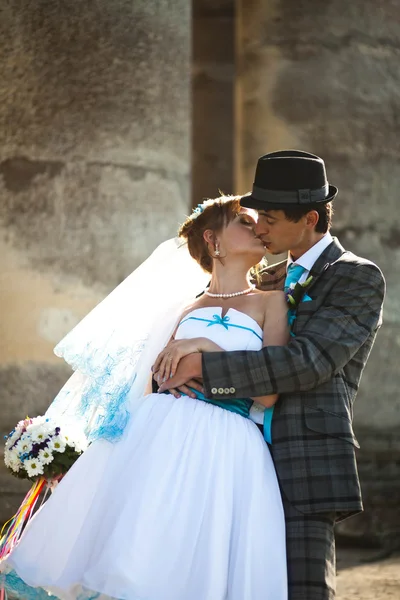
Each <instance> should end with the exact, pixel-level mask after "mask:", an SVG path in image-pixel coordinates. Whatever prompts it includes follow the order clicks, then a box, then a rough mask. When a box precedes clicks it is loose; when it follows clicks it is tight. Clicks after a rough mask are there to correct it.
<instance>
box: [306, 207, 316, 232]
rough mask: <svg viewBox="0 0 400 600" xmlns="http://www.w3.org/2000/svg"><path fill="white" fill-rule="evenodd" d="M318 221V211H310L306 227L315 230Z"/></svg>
mask: <svg viewBox="0 0 400 600" xmlns="http://www.w3.org/2000/svg"><path fill="white" fill-rule="evenodd" d="M318 221H319V214H318V213H317V211H316V210H310V212H308V213H307V214H306V226H307V227H309V228H310V229H314V228H315V227H316V226H317V223H318Z"/></svg>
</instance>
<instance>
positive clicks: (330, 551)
mask: <svg viewBox="0 0 400 600" xmlns="http://www.w3.org/2000/svg"><path fill="white" fill-rule="evenodd" d="M336 194H337V188H335V187H334V186H332V185H329V184H328V182H327V180H326V173H325V165H324V162H323V160H322V159H321V158H319V157H317V156H315V155H313V154H308V153H306V152H298V151H290V150H288V151H281V152H273V153H271V154H266V155H265V156H262V157H261V158H260V159H259V161H258V164H257V169H256V175H255V181H254V186H253V191H252V193H251V194H249V195H246V196H243V197H242V199H241V204H242V205H243V206H246V207H250V208H254V209H256V210H257V211H258V214H259V218H258V223H257V226H256V234H257V235H258V236H259V237H260V238H261V239H262V240H263V241H264V242H265V244H266V246H267V248H268V251H269V253H270V254H280V253H282V252H287V251H289V257H288V260H287V261H284V262H281V263H279V264H277V265H274V266H271V267H269V268H267V269H266V270H265V271H264V272H263V279H262V285H261V288H262V289H264V290H272V289H284V288H285V289H286V291H287V292H288V291H289V292H290V290H291V289H293V288H294V287H296V284H297V288H296V289H297V292H298V291H300V292H301V294H303V292H304V295H303V298H302V301H300V302H299V303H298V306H297V307H296V308H294V309H292V310H291V314H292V317H291V321H292V325H291V334H292V335H291V339H290V342H289V344H288V345H287V346H284V347H277V346H270V347H266V348H263V349H262V350H260V351H258V352H255V351H238V352H221V353H219V352H218V353H204V354H203V355H201V354H191V355H189V356H187V357H185V358H184V359H182V361H181V363H180V365H179V369H178V372H177V374H176V375H175V377H173V378H172V379H170V380H169V381H167V382H166V383H165V384H164V385H163V386H161V388H160V391H162V390H164V389H167V388H168V389H171V388H178V387H181V386H182V385H184V384H185V383H187V382H188V381H189V380H191V379H193V378H202V379H203V383H204V393H205V396H206V397H209V398H214V399H218V400H231V398H232V397H238V398H243V397H255V396H262V395H267V394H276V393H278V394H279V400H278V402H277V404H276V405H275V409H274V413H273V418H272V423H270V424H269V423H268V422H266V421H264V427H266V428H267V427H271V432H270V433H271V437H272V445H271V452H272V456H273V459H274V463H275V468H276V471H277V474H278V478H279V483H280V487H281V492H282V498H283V504H284V509H285V516H286V535H287V556H288V577H289V599H290V600H331V599H333V598H334V597H335V540H334V525H335V522H337V521H339V520H341V519H344V518H347V517H349V516H351V515H354V514H356V513H358V512H360V511H361V510H362V500H361V492H360V484H359V480H358V474H357V466H356V457H355V448H358V447H359V445H358V442H357V440H356V438H355V436H354V433H353V428H352V418H353V403H354V399H355V397H356V394H357V390H358V387H359V383H360V378H361V374H362V372H363V369H364V367H365V364H366V362H367V359H368V356H369V353H370V351H371V348H372V345H373V343H374V340H375V336H376V333H377V331H378V329H379V327H380V325H381V315H382V303H383V298H384V293H385V282H384V279H383V276H382V273H381V271H380V270H379V269H378V267H377V266H376V265H374V264H373V263H371V262H369V261H368V260H365V259H363V258H360V257H358V256H355V255H354V254H352V253H351V252H348V251H346V250H345V249H344V248H343V247H342V246H341V245H340V243H339V241H338V240H337V239H336V238H332V236H331V234H330V233H329V229H330V226H331V218H332V204H331V203H332V200H333V199H334V198H335V196H336ZM310 277H311V278H312V279H311V280H310ZM305 281H307V284H308V285H307V289H305V288H304V287H302V286H301V285H300V284H302V283H303V282H305ZM265 433H266V432H264V434H265ZM265 437H267V436H266V435H265ZM254 493H257V490H254ZM260 518H262V516H260ZM259 558H260V560H266V561H268V557H267V556H266V557H261V556H260V557H259ZM266 584H267V585H268V582H266Z"/></svg>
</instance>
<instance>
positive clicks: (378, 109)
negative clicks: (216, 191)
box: [236, 0, 400, 535]
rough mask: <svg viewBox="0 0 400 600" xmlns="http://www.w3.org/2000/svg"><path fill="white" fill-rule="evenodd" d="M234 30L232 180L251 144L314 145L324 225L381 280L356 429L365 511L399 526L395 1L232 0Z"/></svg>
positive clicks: (243, 176) (243, 171) (261, 149)
mask: <svg viewBox="0 0 400 600" xmlns="http://www.w3.org/2000/svg"><path fill="white" fill-rule="evenodd" d="M237 33H238V39H237V41H238V57H237V61H238V64H237V69H238V79H237V131H238V145H237V169H236V173H237V190H238V191H241V192H245V191H247V190H249V189H250V187H251V184H252V178H253V174H254V167H255V164H256V160H257V158H258V156H260V155H261V154H264V153H266V152H269V151H272V150H277V149H281V148H285V147H286V148H299V149H304V150H308V151H310V152H315V153H316V154H319V155H321V156H322V157H323V158H324V159H325V161H326V164H327V170H328V176H329V179H330V180H331V181H332V183H333V184H335V185H337V186H338V187H339V190H340V191H339V196H338V198H337V201H336V203H335V209H336V215H335V221H334V223H335V226H334V234H336V235H338V236H339V238H340V241H341V242H342V244H343V245H344V246H345V247H346V248H348V249H349V250H352V251H354V252H356V253H357V254H360V255H362V256H365V257H367V258H370V259H372V260H374V261H376V262H377V263H378V264H379V265H380V267H381V268H382V269H383V271H384V274H385V276H386V279H387V284H388V293H387V300H386V305H385V324H384V327H383V328H382V330H381V332H380V333H379V336H378V340H377V342H376V345H375V347H374V349H373V352H372V355H371V358H370V361H369V363H368V366H367V369H366V371H365V373H364V376H363V381H362V386H361V390H360V393H359V395H358V399H357V402H356V411H355V429H356V433H357V435H358V437H359V439H360V443H361V446H362V450H361V452H360V454H359V464H360V475H361V478H362V481H363V487H364V492H365V502H366V513H365V515H366V519H372V518H374V519H375V524H376V532H378V533H379V530H382V529H384V528H386V529H387V533H388V535H389V534H390V532H391V531H393V530H394V529H395V528H396V527H399V528H400V516H399V508H398V507H399V501H400V487H399V481H400V471H399V466H398V465H399V462H398V461H399V458H400V437H399V435H398V431H399V426H400V410H399V408H400V400H399V387H400V376H399V369H398V362H399V359H398V356H399V353H400V216H399V215H400V212H399V199H398V197H399V186H400V178H399V168H398V164H399V159H400V138H399V115H400V70H399V67H398V64H399V56H400V6H399V4H398V3H397V2H394V1H390V0H387V1H382V0H381V1H377V0H367V1H365V0H363V1H361V0H354V1H353V2H347V1H346V0H342V1H336V2H320V1H319V0H304V1H299V0H269V1H268V2H266V1H265V0H238V29H237ZM373 508H374V509H375V510H373ZM396 511H397V512H396ZM385 519H386V523H385ZM346 523H347V522H346ZM348 523H349V527H350V526H351V524H352V523H354V524H355V525H356V524H358V525H359V526H360V527H361V525H360V523H361V521H358V520H357V519H355V520H350V521H349V522H348Z"/></svg>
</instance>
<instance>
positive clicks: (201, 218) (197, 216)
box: [178, 196, 241, 273]
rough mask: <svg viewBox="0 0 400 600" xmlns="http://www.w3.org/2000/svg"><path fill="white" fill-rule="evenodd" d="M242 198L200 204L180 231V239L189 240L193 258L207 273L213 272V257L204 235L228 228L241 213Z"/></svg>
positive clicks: (222, 197)
mask: <svg viewBox="0 0 400 600" xmlns="http://www.w3.org/2000/svg"><path fill="white" fill-rule="evenodd" d="M240 198H241V196H220V197H219V198H215V199H214V200H211V199H210V200H205V201H204V202H203V203H202V204H198V205H197V208H195V209H194V210H193V212H192V214H191V215H190V216H189V217H187V219H186V221H185V222H184V223H183V224H182V225H181V227H180V228H179V231H178V235H179V237H180V238H183V239H185V240H187V244H188V249H189V252H190V255H191V256H192V258H194V259H195V260H196V261H197V262H198V263H199V265H200V266H201V267H202V269H204V271H207V272H208V273H211V272H212V266H213V261H212V256H211V255H210V252H209V250H208V245H207V242H206V241H205V239H204V238H203V233H204V232H205V231H206V230H207V229H211V231H214V232H215V233H218V232H219V231H221V230H222V229H223V228H224V227H226V226H227V225H228V224H229V223H230V222H231V221H233V220H234V218H235V217H236V216H237V215H238V214H239V212H240Z"/></svg>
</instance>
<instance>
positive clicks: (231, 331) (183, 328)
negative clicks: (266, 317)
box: [175, 306, 263, 351]
mask: <svg viewBox="0 0 400 600" xmlns="http://www.w3.org/2000/svg"><path fill="white" fill-rule="evenodd" d="M222 310H223V309H222V307H221V306H217V307H215V306H204V307H201V308H196V309H195V310H192V311H191V312H190V313H188V314H187V315H185V317H184V318H183V319H182V320H181V322H180V324H179V327H178V329H177V332H176V335H175V339H177V340H178V339H190V338H196V337H206V338H208V339H209V340H211V341H213V342H215V343H216V344H218V346H221V348H223V350H226V351H233V350H260V348H261V347H262V339H263V332H262V329H261V327H260V326H259V324H258V323H257V322H256V321H255V320H254V319H253V318H252V317H250V316H249V315H246V314H245V313H243V312H241V311H239V310H236V309H234V308H229V309H228V311H227V312H226V313H225V314H224V316H222V314H223V313H222Z"/></svg>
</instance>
